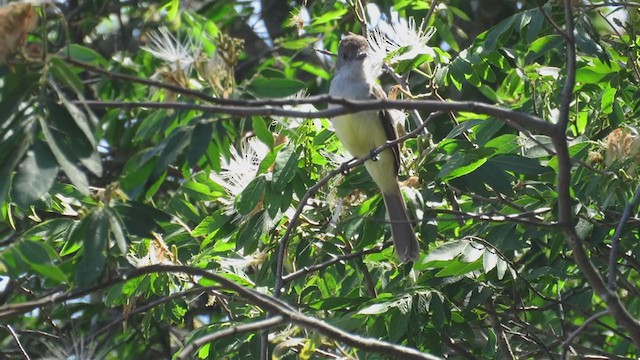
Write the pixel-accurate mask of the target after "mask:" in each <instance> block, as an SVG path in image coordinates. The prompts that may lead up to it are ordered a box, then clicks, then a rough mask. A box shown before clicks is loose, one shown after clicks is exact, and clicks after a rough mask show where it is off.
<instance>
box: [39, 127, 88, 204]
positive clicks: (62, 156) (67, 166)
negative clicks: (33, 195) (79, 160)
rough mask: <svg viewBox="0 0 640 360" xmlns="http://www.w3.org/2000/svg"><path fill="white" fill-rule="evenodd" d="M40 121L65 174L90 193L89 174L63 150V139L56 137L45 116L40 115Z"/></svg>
mask: <svg viewBox="0 0 640 360" xmlns="http://www.w3.org/2000/svg"><path fill="white" fill-rule="evenodd" d="M38 122H39V123H40V128H41V129H42V132H43V134H44V138H45V139H46V140H47V142H48V144H49V148H50V149H51V152H52V153H53V156H54V157H55V158H56V160H57V161H58V164H60V166H61V167H62V170H64V172H65V174H67V176H68V177H69V180H71V183H73V185H75V187H76V188H77V189H78V191H80V192H81V193H82V194H84V195H89V182H88V180H87V176H86V175H85V174H84V172H82V170H80V168H79V167H78V166H77V165H76V164H75V161H74V160H75V159H74V158H73V157H71V156H70V155H69V154H68V153H66V152H64V151H63V149H62V147H61V144H60V141H61V140H60V139H58V138H57V137H55V136H54V135H53V132H52V131H51V130H49V125H48V124H47V123H46V121H45V120H44V118H42V117H40V116H38Z"/></svg>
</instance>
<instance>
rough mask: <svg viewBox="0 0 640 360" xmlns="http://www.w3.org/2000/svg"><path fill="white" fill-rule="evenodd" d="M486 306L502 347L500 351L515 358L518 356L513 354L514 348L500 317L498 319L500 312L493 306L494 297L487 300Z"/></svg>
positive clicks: (508, 356)
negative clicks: (503, 328) (512, 348)
mask: <svg viewBox="0 0 640 360" xmlns="http://www.w3.org/2000/svg"><path fill="white" fill-rule="evenodd" d="M485 306H486V307H487V310H488V311H487V312H488V313H489V322H490V323H491V327H492V328H493V332H494V333H495V334H496V337H497V338H498V348H499V349H500V353H501V354H502V356H504V357H505V358H507V359H515V358H516V357H515V355H514V354H513V350H511V344H509V340H508V339H507V335H506V334H505V333H504V331H503V330H502V326H501V324H500V319H498V313H497V312H496V309H495V307H494V306H493V299H488V300H487V301H485Z"/></svg>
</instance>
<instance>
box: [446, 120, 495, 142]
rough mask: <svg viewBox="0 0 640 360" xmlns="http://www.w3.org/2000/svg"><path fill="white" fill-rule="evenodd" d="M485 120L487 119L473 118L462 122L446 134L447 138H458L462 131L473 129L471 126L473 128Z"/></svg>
mask: <svg viewBox="0 0 640 360" xmlns="http://www.w3.org/2000/svg"><path fill="white" fill-rule="evenodd" d="M484 121H485V120H483V119H471V120H467V121H465V122H463V123H460V124H459V125H457V126H456V127H454V128H453V129H452V130H451V131H449V133H448V134H447V136H445V139H453V138H456V137H458V136H460V135H461V134H462V133H465V132H467V131H469V130H471V128H473V127H474V126H476V125H478V124H482V123H483V122H484Z"/></svg>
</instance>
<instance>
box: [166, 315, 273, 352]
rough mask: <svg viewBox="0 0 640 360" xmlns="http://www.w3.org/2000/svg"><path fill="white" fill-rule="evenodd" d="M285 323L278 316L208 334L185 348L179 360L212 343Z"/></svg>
mask: <svg viewBox="0 0 640 360" xmlns="http://www.w3.org/2000/svg"><path fill="white" fill-rule="evenodd" d="M284 321H285V317H284V316H282V315H277V316H274V317H270V318H267V319H264V320H260V321H256V322H252V323H248V324H242V325H237V326H232V327H230V328H226V329H222V330H220V331H216V332H214V333H212V334H207V335H205V336H202V337H200V338H198V339H196V340H194V341H192V342H191V343H189V344H188V345H187V346H185V347H184V348H183V349H182V351H180V354H179V355H178V359H181V360H184V359H187V358H188V357H189V355H190V354H191V353H193V352H194V351H196V350H197V349H198V348H200V347H201V346H202V345H204V344H207V343H212V342H214V341H217V340H219V339H222V338H224V337H227V336H233V335H236V334H242V333H246V332H250V331H256V330H262V329H268V328H272V327H274V326H277V325H280V324H282V323H283V322H284Z"/></svg>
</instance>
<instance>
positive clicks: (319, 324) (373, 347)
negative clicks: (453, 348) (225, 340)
mask: <svg viewBox="0 0 640 360" xmlns="http://www.w3.org/2000/svg"><path fill="white" fill-rule="evenodd" d="M152 273H184V274H188V275H191V276H201V277H203V278H206V279H210V280H213V281H215V282H217V283H219V284H220V285H221V286H222V287H223V288H225V289H227V290H230V291H233V292H235V293H237V294H238V295H239V296H240V297H242V298H243V299H245V300H246V301H247V302H248V303H250V304H253V305H256V306H258V307H260V308H262V309H264V310H267V311H269V312H272V313H274V314H278V315H282V316H283V317H285V318H288V319H289V321H291V322H292V323H294V324H296V325H298V326H300V327H303V328H305V329H309V330H312V331H316V332H318V333H320V334H323V335H325V336H327V337H329V338H331V339H334V340H336V341H340V342H342V343H344V344H347V345H350V346H353V347H357V348H360V349H362V350H364V351H368V352H376V353H380V354H383V355H385V356H388V357H395V358H401V359H422V360H434V359H440V358H438V357H437V356H434V355H431V354H426V353H423V352H420V351H418V350H415V349H411V348H408V347H405V346H399V345H394V344H391V343H388V342H385V341H381V340H378V339H373V338H364V337H361V336H358V335H354V334H351V333H348V332H346V331H343V330H340V329H338V328H336V327H334V326H332V325H329V324H327V323H325V322H324V321H321V320H318V319H315V318H312V317H309V316H306V315H304V314H302V313H300V312H299V311H297V310H295V309H294V308H293V307H291V305H289V304H287V303H286V302H284V301H282V300H279V299H277V298H275V297H272V296H269V295H266V294H263V293H260V292H258V291H256V290H253V289H249V288H245V287H243V286H241V285H239V284H237V283H235V282H233V281H231V280H229V279H227V278H226V277H224V276H221V275H218V274H215V273H212V272H209V271H207V270H204V269H199V268H194V267H190V266H185V265H164V264H158V265H151V266H146V267H143V268H138V269H135V270H133V271H131V272H129V273H128V274H126V275H124V276H122V277H120V278H114V279H112V280H109V281H106V282H104V283H101V284H98V285H95V286H92V287H90V288H87V289H81V290H77V291H72V292H67V293H57V294H54V295H52V296H49V297H45V298H41V299H37V300H34V301H29V302H24V303H22V304H16V305H11V306H2V307H0V318H3V317H7V316H13V315H17V314H20V313H24V312H28V311H31V310H33V309H36V308H39V307H42V306H46V305H51V304H53V303H59V302H62V301H66V300H69V299H73V298H77V297H81V296H84V295H87V294H90V293H92V292H95V291H97V290H101V289H104V288H106V287H108V286H111V285H114V284H117V283H120V282H124V281H126V280H129V279H133V278H136V277H139V276H143V275H146V274H152Z"/></svg>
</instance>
